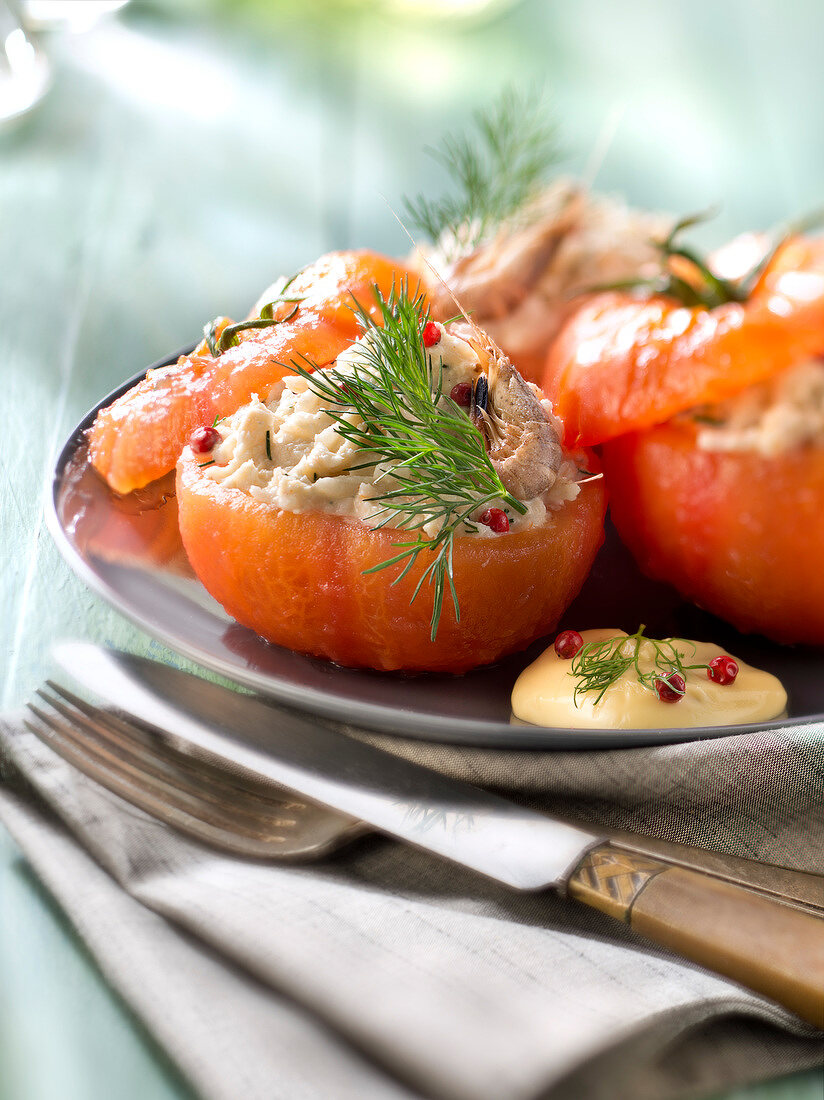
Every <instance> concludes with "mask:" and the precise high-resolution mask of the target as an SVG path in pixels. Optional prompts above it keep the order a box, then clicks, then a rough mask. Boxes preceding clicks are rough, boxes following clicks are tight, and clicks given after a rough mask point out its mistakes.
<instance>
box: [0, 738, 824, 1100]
mask: <svg viewBox="0 0 824 1100" xmlns="http://www.w3.org/2000/svg"><path fill="white" fill-rule="evenodd" d="M348 732H349V733H350V734H352V733H353V732H354V731H351V730H350V731H348ZM359 736H366V737H367V739H368V740H372V741H375V742H378V743H380V744H381V747H383V748H386V749H389V750H390V751H394V752H398V753H401V754H403V755H406V756H409V757H411V758H413V759H415V760H417V761H418V762H420V763H423V764H426V765H428V766H430V767H433V768H439V769H441V770H442V771H445V772H448V773H449V774H452V775H456V776H460V777H462V778H465V779H468V780H469V781H470V782H473V783H476V784H478V785H482V786H489V787H495V788H497V789H499V790H502V791H505V792H507V793H509V794H510V795H511V796H513V797H516V798H517V799H518V800H520V801H524V802H528V803H530V804H532V805H535V806H538V807H545V808H551V809H552V810H553V811H554V812H556V813H562V814H564V815H565V816H575V817H583V818H587V819H589V820H591V821H595V822H598V823H600V824H604V825H610V826H613V827H617V828H625V829H631V830H633V831H638V832H642V833H647V834H649V835H651V836H658V837H664V838H668V839H676V840H679V841H683V842H686V843H690V844H697V845H702V846H706V847H709V848H712V849H715V850H718V851H725V852H730V853H732V854H737V855H741V856H747V857H750V858H754V859H759V860H764V861H769V862H773V863H776V864H780V865H783V866H786V867H792V868H795V869H797V870H802V871H814V872H817V873H819V874H824V729H822V728H821V727H816V726H797V727H794V728H791V729H787V730H781V731H777V732H776V731H769V732H765V733H764V734H762V735H760V736H748V737H743V736H742V737H738V736H732V737H728V738H723V739H721V740H713V741H705V742H693V743H689V744H685V745H675V746H667V747H662V748H639V749H624V750H616V751H610V752H597V753H583V752H581V753H571V752H565V753H543V752H505V751H500V750H481V749H469V748H452V747H445V746H432V745H426V744H422V743H418V742H411V741H404V740H399V739H395V738H379V737H375V736H373V735H363V734H360V735H359ZM0 753H1V754H2V756H3V758H4V760H5V768H6V779H5V782H4V783H2V784H0V820H2V822H3V823H4V824H5V825H6V827H7V828H8V829H9V830H10V832H11V833H12V835H13V836H14V837H15V839H16V841H17V843H18V844H19V845H20V847H21V848H22V850H23V852H24V853H25V855H26V856H27V858H28V859H29V861H30V862H31V864H32V866H33V867H34V869H35V870H36V872H37V873H38V875H39V876H40V877H41V879H42V880H43V882H44V883H45V885H46V886H47V887H48V889H49V890H50V891H51V892H52V893H53V894H54V896H55V897H56V898H57V899H58V900H59V901H60V903H61V905H62V906H63V907H64V909H65V911H66V913H67V914H68V916H69V918H70V920H71V921H72V922H73V924H74V926H75V927H76V929H77V931H78V932H79V934H80V936H81V937H82V938H83V940H84V941H85V942H86V943H87V944H88V946H89V948H90V950H91V951H92V952H93V954H94V955H95V956H96V958H97V960H98V962H99V964H100V967H101V969H102V971H103V972H104V974H105V975H106V977H107V978H108V980H109V981H110V982H111V984H112V985H113V986H114V987H115V988H116V989H117V990H118V991H119V992H120V993H121V994H122V995H123V996H124V997H125V999H126V1000H127V1001H128V1002H129V1003H130V1005H131V1006H132V1007H133V1009H134V1010H135V1012H136V1013H137V1014H138V1015H139V1016H140V1017H141V1018H142V1020H143V1021H144V1022H145V1024H146V1026H147V1027H148V1028H149V1030H150V1031H151V1032H152V1033H153V1034H154V1036H155V1037H156V1038H157V1039H158V1040H159V1041H160V1043H161V1044H162V1045H163V1046H164V1047H165V1048H166V1050H167V1051H168V1052H169V1054H170V1055H171V1057H172V1058H173V1059H174V1060H175V1062H176V1063H177V1064H178V1066H179V1067H180V1068H181V1070H182V1071H183V1073H184V1074H185V1075H186V1076H187V1077H188V1078H189V1080H190V1081H191V1082H192V1084H193V1086H194V1088H195V1090H196V1091H197V1092H198V1093H199V1094H200V1095H201V1096H203V1097H204V1100H238V1098H239V1097H243V1098H244V1100H258V1098H259V1100H272V1097H273V1096H278V1097H282V1098H283V1100H349V1098H350V1097H351V1098H352V1100H356V1098H357V1100H372V1098H375V1100H415V1098H417V1100H422V1098H426V1100H539V1098H540V1100H550V1098H551V1100H579V1098H584V1100H670V1098H676V1097H699V1096H710V1095H714V1094H716V1093H718V1092H719V1091H723V1090H724V1089H727V1088H730V1087H732V1086H734V1085H735V1084H738V1083H740V1082H744V1081H751V1080H756V1079H761V1078H767V1077H770V1076H774V1075H777V1074H781V1073H786V1072H790V1071H792V1070H796V1069H802V1068H805V1067H810V1066H817V1065H821V1064H822V1063H824V1042H822V1035H821V1033H820V1032H816V1031H815V1030H814V1029H812V1028H810V1027H808V1026H806V1025H804V1024H802V1023H801V1022H799V1021H798V1020H797V1019H795V1018H794V1017H792V1016H790V1015H789V1014H788V1013H786V1012H785V1011H783V1010H782V1009H780V1008H778V1007H777V1006H776V1005H774V1004H772V1003H770V1002H768V1001H766V1000H764V999H762V998H759V997H757V996H755V995H753V994H750V993H748V992H747V991H746V990H744V989H742V988H741V987H739V986H736V985H734V984H733V983H731V982H728V981H726V980H724V979H721V978H718V977H716V976H714V975H712V974H709V973H707V972H705V971H702V970H700V969H699V968H697V967H695V966H692V965H689V964H686V963H683V962H681V961H679V960H678V959H677V958H675V957H673V956H670V955H668V954H667V953H666V952H664V951H662V950H658V949H656V948H654V947H652V946H650V945H649V944H648V943H646V942H644V941H642V940H641V939H640V938H638V937H637V936H636V935H635V934H634V933H632V932H631V931H630V930H629V929H627V928H625V927H623V926H621V925H617V924H616V923H615V922H614V921H611V920H610V919H609V918H607V917H603V916H602V915H601V914H599V913H597V912H595V911H592V910H588V909H585V908H584V907H580V906H577V905H576V904H575V903H573V902H567V901H564V900H563V899H561V898H559V897H556V896H555V895H552V894H547V895H540V896H533V895H519V894H515V893H513V892H509V891H506V890H505V889H503V888H499V887H498V886H497V885H495V884H493V883H490V882H487V881H485V880H483V879H481V878H479V877H477V876H474V875H472V874H471V873H469V872H464V871H462V870H461V869H460V868H456V867H454V866H451V865H446V864H445V863H443V862H440V861H438V860H437V859H436V858H434V857H431V856H429V855H427V854H426V853H423V852H419V851H415V850H412V849H409V848H406V847H404V846H402V845H399V844H397V843H395V842H394V841H390V840H387V839H383V838H379V837H368V838H365V839H362V840H360V841H358V842H356V843H355V844H354V845H351V846H350V847H349V848H347V849H344V850H343V851H341V852H339V853H338V854H337V855H336V856H334V857H332V858H328V859H326V860H324V861H321V862H318V863H313V864H304V865H286V864H278V863H274V862H260V861H252V860H243V859H239V858H235V857H230V856H226V855H223V854H220V853H217V852H214V851H211V850H209V849H208V848H206V847H204V846H202V845H200V844H198V843H196V842H195V841H192V840H189V839H187V838H185V837H183V836H181V835H178V834H176V833H174V832H172V831H170V830H169V829H167V828H165V827H163V826H162V825H160V824H158V823H157V822H155V821H154V820H152V819H151V818H149V817H147V816H146V815H145V814H143V813H142V812H140V811H138V810H136V809H134V808H132V807H131V806H129V805H128V804H127V803H125V802H123V801H122V800H120V799H119V798H117V797H116V796H115V795H112V794H110V793H108V792H107V791H105V790H102V789H101V788H100V787H98V786H97V785H96V784H94V783H93V782H91V781H90V780H87V779H86V778H85V777H84V776H82V775H80V774H79V773H77V772H76V771H75V770H74V769H73V768H71V767H70V766H69V765H67V764H66V763H64V762H63V761H62V760H61V759H59V758H58V757H56V756H55V755H54V754H53V753H52V752H51V751H50V750H49V749H48V748H46V747H44V746H43V745H41V744H40V743H39V742H38V741H37V740H36V738H34V737H33V736H32V735H31V734H29V733H28V732H27V731H26V730H25V729H24V728H23V726H22V722H21V719H20V717H19V716H10V717H8V718H7V719H6V720H5V721H0Z"/></svg>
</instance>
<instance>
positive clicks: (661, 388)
mask: <svg viewBox="0 0 824 1100" xmlns="http://www.w3.org/2000/svg"><path fill="white" fill-rule="evenodd" d="M821 352H824V261H823V259H822V249H821V247H820V245H814V244H807V243H805V242H802V241H799V242H791V243H790V245H789V246H788V247H787V248H786V249H784V250H782V252H781V253H779V254H778V256H777V257H776V260H775V262H774V263H773V264H772V265H771V267H770V269H769V270H768V271H767V272H766V273H765V275H764V276H763V277H762V278H761V280H760V282H759V283H758V284H757V286H756V289H755V291H754V292H753V294H752V296H751V298H750V299H749V301H747V302H745V303H738V302H730V303H727V304H724V305H721V306H717V307H716V308H714V309H706V308H703V307H686V306H683V305H679V304H678V303H677V302H675V301H674V300H673V299H670V298H666V297H660V296H655V297H652V298H648V299H646V300H639V299H638V298H636V297H633V296H632V295H631V294H628V293H625V292H617V291H612V292H607V293H603V294H600V295H598V296H597V297H595V298H593V299H592V300H590V301H588V302H587V303H585V304H584V305H583V306H582V307H581V308H580V309H579V310H578V311H577V313H575V315H574V316H573V317H572V318H571V319H570V321H569V322H568V323H567V325H566V327H565V328H564V330H563V331H562V332H561V334H560V336H559V337H558V339H557V341H556V342H555V344H554V345H553V347H552V349H551V351H550V353H549V357H548V359H547V364H546V369H545V373H544V378H543V384H542V385H543V389H544V392H545V393H546V394H547V396H548V397H550V399H551V400H552V402H553V405H554V407H555V411H556V414H557V415H558V416H559V417H560V418H561V420H562V421H563V422H564V426H565V436H564V442H565V443H566V444H567V445H568V446H592V445H594V444H597V443H602V442H604V440H607V439H613V438H615V437H616V436H619V435H623V434H624V433H625V432H630V431H637V430H638V429H641V428H647V427H651V426H653V425H655V424H661V423H663V422H664V421H666V420H669V419H670V418H671V417H673V416H675V414H676V413H679V412H683V411H684V410H686V409H689V408H692V407H694V406H696V405H702V404H705V403H710V402H715V401H722V400H725V399H726V398H728V397H731V396H733V395H734V394H736V393H739V392H740V391H741V390H743V389H745V388H746V387H747V386H749V385H753V384H755V383H757V382H762V381H764V380H766V379H767V378H770V377H772V376H773V375H775V374H777V373H779V372H780V371H782V370H785V369H787V368H788V367H791V366H793V365H794V364H795V363H797V362H799V361H800V360H801V359H804V358H806V357H808V356H811V355H816V354H819V353H821Z"/></svg>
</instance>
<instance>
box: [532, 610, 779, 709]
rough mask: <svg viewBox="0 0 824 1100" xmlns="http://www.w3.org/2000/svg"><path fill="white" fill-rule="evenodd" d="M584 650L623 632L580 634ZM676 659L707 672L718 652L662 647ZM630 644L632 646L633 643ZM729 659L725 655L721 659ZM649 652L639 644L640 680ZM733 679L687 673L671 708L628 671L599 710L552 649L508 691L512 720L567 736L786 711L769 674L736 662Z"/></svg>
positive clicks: (681, 644) (678, 642)
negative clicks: (553, 728) (672, 651)
mask: <svg viewBox="0 0 824 1100" xmlns="http://www.w3.org/2000/svg"><path fill="white" fill-rule="evenodd" d="M581 637H582V638H583V640H584V645H586V644H587V643H589V642H600V641H603V640H605V639H607V638H626V637H627V634H626V633H625V632H624V631H623V630H610V629H600V630H585V631H582V633H581ZM666 641H668V642H671V643H672V644H673V645H674V646H675V647H676V648H677V649H678V651H679V653H680V654H681V661H682V663H683V664H684V665H708V664H709V662H710V661H711V660H712V659H713V657H719V656H722V655H723V654H724V653H725V651H724V650H723V649H719V648H718V646H717V645H713V644H712V643H710V642H693V641H689V640H687V639H686V638H671V639H666ZM633 644H634V643H633ZM727 656H732V654H727ZM654 657H655V648H654V646H653V645H652V643H651V642H650V641H647V640H642V641H641V644H640V651H639V665H640V667H641V670H642V671H643V672H645V673H646V672H652V671H653V669H654V667H655V666H654ZM733 659H734V660H735V662H736V663H737V665H738V675H737V676H736V678H735V681H734V682H733V683H732V684H727V685H722V684H717V683H714V682H713V681H712V680H710V679H709V677H708V676H707V672H706V669H705V668H699V669H692V670H687V671H686V672H685V675H684V679H685V681H686V691H685V693H684V695H683V696H682V697H681V698H680V699H679V700H678V701H677V702H675V703H665V702H662V701H661V700H660V699H659V698H658V697H657V695H656V694H655V693H654V692H653V691H650V690H649V689H648V688H647V687H645V686H644V685H643V684H642V683H641V682H640V681H639V679H638V676H637V674H636V671H635V668H634V667H633V666H631V667H630V668H628V669H626V670H625V671H624V672H623V673H622V674H621V676H620V677H619V678H618V679H617V680H616V681H615V682H614V683H613V684H612V685H611V686H610V687H609V688H607V691H606V693H605V694H604V696H603V698H602V699H601V701H600V702H598V703H596V702H595V699H596V697H597V692H586V693H579V695H578V699H577V705H576V701H575V699H574V695H575V687H576V684H577V683H578V682H579V681H578V679H577V677H576V676H574V675H573V672H572V665H573V662H572V661H571V660H568V659H563V658H561V657H559V656H558V655H557V654H556V652H555V649H554V647H553V646H550V647H549V648H548V649H547V650H546V652H544V653H542V654H541V656H540V657H539V658H538V659H537V660H536V661H533V662H532V664H531V665H529V666H528V668H525V669H524V671H523V672H522V673H521V675H520V676H519V677H518V679H517V681H516V682H515V687H514V688H513V689H512V711H513V713H514V715H515V717H516V718H520V719H522V720H523V721H525V722H532V723H534V724H535V725H539V726H559V727H564V728H571V729H676V728H682V727H684V728H686V727H698V726H733V725H741V724H743V723H749V722H766V721H768V720H769V719H771V718H776V717H778V716H779V715H780V714H781V713H782V712H783V711H784V709H785V708H786V705H787V693H786V691H785V690H784V687H783V685H782V684H781V681H780V680H778V679H777V678H776V677H775V676H773V675H772V674H771V673H769V672H763V671H761V670H760V669H757V668H753V667H752V666H751V665H748V664H745V663H744V662H743V661H740V660H739V659H738V658H737V657H734V658H733Z"/></svg>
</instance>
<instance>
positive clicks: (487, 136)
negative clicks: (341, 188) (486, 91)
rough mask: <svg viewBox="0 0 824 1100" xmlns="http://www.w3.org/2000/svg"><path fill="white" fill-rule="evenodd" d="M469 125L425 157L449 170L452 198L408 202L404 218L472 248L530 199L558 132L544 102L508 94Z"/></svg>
mask: <svg viewBox="0 0 824 1100" xmlns="http://www.w3.org/2000/svg"><path fill="white" fill-rule="evenodd" d="M473 121H474V128H473V129H472V131H471V132H470V133H467V134H463V135H452V134H448V135H447V136H446V137H445V138H444V139H443V141H442V142H441V145H440V147H439V148H437V149H432V148H427V149H426V150H425V151H426V153H427V154H428V155H429V156H431V157H432V158H433V159H434V160H435V161H437V163H438V164H440V165H441V166H442V167H443V168H445V169H446V171H447V173H448V174H449V176H450V178H451V180H452V182H453V185H454V194H451V195H446V196H445V197H443V198H441V199H436V200H430V199H427V198H425V197H424V196H423V195H418V196H417V197H416V198H414V199H408V198H407V199H405V200H404V207H405V210H406V216H407V218H408V219H409V220H410V221H411V222H412V223H413V224H414V225H415V226H416V227H417V228H418V229H420V230H421V231H422V232H424V233H425V234H426V235H427V236H428V237H429V238H430V239H431V240H432V241H439V240H441V242H442V243H444V242H449V243H451V245H452V247H453V248H454V249H455V250H456V251H469V250H471V249H472V248H474V247H475V246H476V245H477V244H478V243H479V242H480V241H482V240H484V239H485V238H486V237H487V236H489V234H490V233H491V232H492V231H494V230H495V229H497V228H498V227H499V226H500V225H502V224H503V223H504V222H506V221H507V220H508V219H509V218H511V217H512V216H513V215H514V214H516V213H517V212H518V211H519V210H521V209H522V208H523V207H524V206H525V205H526V204H527V203H528V202H529V201H530V200H531V199H532V198H534V197H535V195H536V193H537V191H538V189H539V187H540V185H541V184H542V183H543V182H544V180H545V178H546V174H547V172H548V170H549V168H550V167H551V166H552V165H553V164H555V163H556V162H557V161H558V160H559V159H560V153H559V146H558V138H557V128H556V126H555V124H554V123H553V122H551V121H548V120H547V118H546V114H545V111H544V109H543V104H542V97H541V96H540V95H537V94H534V93H533V94H519V93H517V92H515V91H514V90H513V89H511V88H510V89H507V90H506V91H505V92H504V93H503V95H502V96H501V98H500V100H499V101H498V102H497V103H496V104H494V105H493V106H492V107H491V108H489V109H488V110H486V111H478V112H476V113H475V115H474V116H473Z"/></svg>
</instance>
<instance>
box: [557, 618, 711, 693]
mask: <svg viewBox="0 0 824 1100" xmlns="http://www.w3.org/2000/svg"><path fill="white" fill-rule="evenodd" d="M645 629H646V628H645V627H644V626H640V627H639V628H638V630H636V632H635V633H634V634H630V635H629V637H628V638H621V637H616V638H605V639H604V640H603V641H600V642H587V643H586V644H585V645H584V646H583V647H582V648H581V649H579V650H578V652H577V654H576V655H575V656H574V657H573V658H572V665H571V667H570V675H572V676H574V677H575V678H576V679H577V681H578V682H577V683H576V685H575V691H574V693H573V696H572V700H573V703H574V704H575V706H576V707H577V706H578V696H579V695H585V694H588V693H589V692H597V695H596V698H595V702H594V703H593V706H595V705H597V704H598V703H600V702H601V700H602V699H603V697H604V695H605V694H606V692H607V691H608V689H609V688H611V687H612V685H613V684H614V683H615V682H616V681H617V680H619V679H620V678H621V676H623V674H624V673H625V672H626V671H627V669H629V668H633V667H634V668H635V672H636V675H637V676H638V680H639V682H640V684H641V685H642V687H645V688H646V689H647V690H648V691H651V692H653V693H655V691H656V682H657V681H659V680H665V681H669V686H670V687H671V688H672V689H673V690H674V691H675V692H676V693H677V694H678V695H683V694H684V692H683V691H681V690H679V689H678V688H677V687H675V686H674V685H673V684H672V682H671V681H670V677H671V676H672V674H673V673H674V672H676V673H679V674H680V675H681V676H683V675H684V673H685V672H687V671H688V670H691V669H700V668H703V669H705V668H707V665H706V664H703V663H702V664H696V665H685V664H684V657H685V656H686V654H685V653H683V652H682V651H681V650H680V649H678V648H677V647H676V646H675V645H674V641H681V640H683V641H684V644H685V645H690V644H691V643H690V642H688V641H686V639H672V640H670V641H658V640H656V639H655V638H647V637H646V635H645V634H644V630H645ZM642 642H646V643H648V644H649V645H650V646H651V647H652V653H653V667H652V670H651V671H650V672H642V670H641V666H640V663H639V661H640V655H641V643H642Z"/></svg>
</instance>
